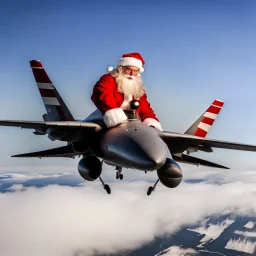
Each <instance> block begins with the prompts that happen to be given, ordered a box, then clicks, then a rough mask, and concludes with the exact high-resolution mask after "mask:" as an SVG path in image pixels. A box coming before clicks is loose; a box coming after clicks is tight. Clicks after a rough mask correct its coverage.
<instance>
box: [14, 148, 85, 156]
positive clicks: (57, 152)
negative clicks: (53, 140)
mask: <svg viewBox="0 0 256 256" xmlns="http://www.w3.org/2000/svg"><path fill="white" fill-rule="evenodd" d="M81 154H82V155H83V154H85V152H83V153H81V152H74V150H73V147H72V145H67V146H64V147H59V148H53V149H48V150H43V151H38V152H31V153H25V154H20V155H14V156H12V157H38V158H42V157H69V158H74V157H75V156H78V155H81Z"/></svg>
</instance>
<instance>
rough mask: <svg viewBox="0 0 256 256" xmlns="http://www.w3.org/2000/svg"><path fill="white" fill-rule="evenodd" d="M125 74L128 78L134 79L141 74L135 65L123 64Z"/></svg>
mask: <svg viewBox="0 0 256 256" xmlns="http://www.w3.org/2000/svg"><path fill="white" fill-rule="evenodd" d="M122 69H123V74H124V75H125V76H126V77H127V78H128V79H134V77H136V76H137V75H138V74H139V69H138V68H137V67H135V66H123V68H122Z"/></svg>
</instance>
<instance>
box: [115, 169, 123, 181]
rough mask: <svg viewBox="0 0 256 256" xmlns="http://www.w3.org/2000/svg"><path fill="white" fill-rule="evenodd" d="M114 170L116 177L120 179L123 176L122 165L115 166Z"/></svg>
mask: <svg viewBox="0 0 256 256" xmlns="http://www.w3.org/2000/svg"><path fill="white" fill-rule="evenodd" d="M116 170H117V172H116V179H117V180H118V179H120V180H122V179H123V178H124V176H123V174H122V167H119V166H117V167H116Z"/></svg>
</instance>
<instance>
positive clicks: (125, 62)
mask: <svg viewBox="0 0 256 256" xmlns="http://www.w3.org/2000/svg"><path fill="white" fill-rule="evenodd" d="M144 64H145V61H144V59H143V58H142V56H141V55H140V54H139V53H138V52H132V53H125V54H123V56H122V58H120V59H118V60H117V66H135V67H137V68H138V69H139V71H140V73H142V72H144V68H143V66H144ZM113 70H114V68H113V67H108V72H112V71H113Z"/></svg>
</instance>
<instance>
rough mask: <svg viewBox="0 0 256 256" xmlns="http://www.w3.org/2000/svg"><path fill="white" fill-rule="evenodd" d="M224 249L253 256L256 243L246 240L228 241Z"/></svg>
mask: <svg viewBox="0 0 256 256" xmlns="http://www.w3.org/2000/svg"><path fill="white" fill-rule="evenodd" d="M225 248H226V249H230V250H235V251H239V252H245V253H250V254H253V253H254V252H255V248H256V243H255V242H252V241H250V240H247V239H237V240H233V239H231V240H229V241H228V243H227V245H226V246H225Z"/></svg>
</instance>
